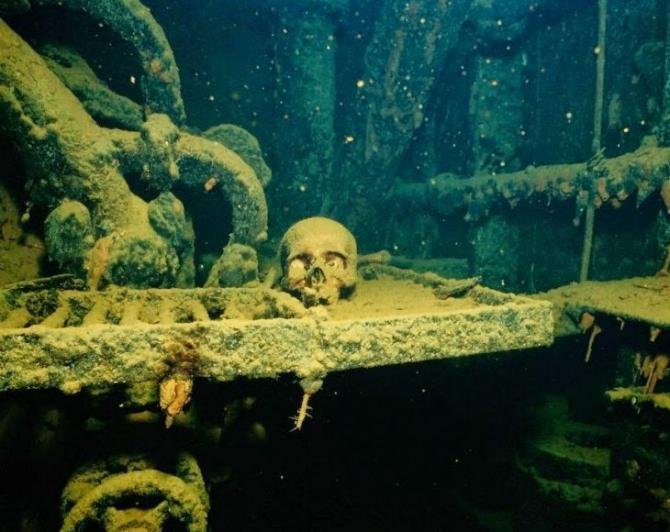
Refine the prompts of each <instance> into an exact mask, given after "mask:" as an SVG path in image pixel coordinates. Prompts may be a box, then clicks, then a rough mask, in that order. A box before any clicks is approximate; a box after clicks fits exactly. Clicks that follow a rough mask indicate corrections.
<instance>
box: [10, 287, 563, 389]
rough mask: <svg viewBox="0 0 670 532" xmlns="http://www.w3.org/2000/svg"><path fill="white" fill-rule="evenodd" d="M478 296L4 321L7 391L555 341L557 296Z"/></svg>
mask: <svg viewBox="0 0 670 532" xmlns="http://www.w3.org/2000/svg"><path fill="white" fill-rule="evenodd" d="M218 290H221V289H218ZM228 290H232V289H228ZM156 292H160V291H156ZM172 292H173V293H177V292H178V291H174V290H173V291H172ZM210 295H211V294H210ZM469 297H470V298H471V299H472V306H471V307H470V308H465V309H461V310H450V311H445V312H439V311H438V312H431V313H425V314H409V315H408V314H404V315H400V316H394V315H392V314H390V315H388V316H384V317H374V318H361V319H340V320H332V319H318V318H316V317H313V316H310V315H308V316H307V317H302V318H274V319H255V320H254V319H219V320H208V321H193V322H191V323H158V324H155V325H152V324H147V323H134V324H133V325H119V324H108V323H100V324H93V325H86V326H78V327H74V326H73V327H48V326H41V325H33V326H30V327H27V328H22V329H4V330H3V329H0V390H10V389H25V388H60V389H61V390H63V391H65V392H72V393H74V392H77V391H79V390H80V389H81V388H82V387H85V386H89V385H101V384H114V383H129V382H141V381H150V380H160V379H161V378H163V377H164V376H166V375H168V374H170V372H172V371H175V370H180V371H187V372H189V373H190V374H192V375H193V376H197V377H205V378H209V379H213V380H217V381H229V380H232V379H235V378H236V377H239V376H246V377H249V378H260V377H275V376H277V375H279V374H282V373H293V374H295V375H297V376H298V377H300V378H306V377H307V378H319V377H322V376H325V374H327V373H329V372H333V371H341V370H348V369H354V368H365V367H374V366H381V365H389V364H404V363H411V362H418V361H422V360H433V359H442V358H449V357H459V356H468V355H475V354H480V353H491V352H501V351H509V350H517V349H524V348H531V347H537V346H545V345H549V344H551V343H552V341H553V320H552V307H551V304H550V303H548V302H545V301H537V300H531V299H527V298H522V297H517V296H511V295H509V294H501V293H499V292H495V291H493V290H488V289H485V288H475V289H474V290H473V291H472V292H471V295H470V296H469ZM47 319H48V318H47Z"/></svg>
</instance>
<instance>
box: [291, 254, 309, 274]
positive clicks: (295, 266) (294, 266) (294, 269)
mask: <svg viewBox="0 0 670 532" xmlns="http://www.w3.org/2000/svg"><path fill="white" fill-rule="evenodd" d="M312 262H314V259H313V257H311V256H309V255H305V254H303V255H298V256H297V257H295V258H294V259H293V260H291V262H289V265H288V272H287V274H288V277H289V278H290V279H302V278H304V277H305V275H306V274H307V270H308V269H309V267H310V265H311V264H312Z"/></svg>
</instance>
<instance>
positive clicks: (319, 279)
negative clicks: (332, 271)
mask: <svg viewBox="0 0 670 532" xmlns="http://www.w3.org/2000/svg"><path fill="white" fill-rule="evenodd" d="M325 280H326V274H325V273H323V270H322V269H321V268H319V267H318V266H315V267H314V268H312V269H311V270H309V272H307V282H308V283H309V284H310V285H312V286H313V285H316V284H321V283H323V282H324V281H325Z"/></svg>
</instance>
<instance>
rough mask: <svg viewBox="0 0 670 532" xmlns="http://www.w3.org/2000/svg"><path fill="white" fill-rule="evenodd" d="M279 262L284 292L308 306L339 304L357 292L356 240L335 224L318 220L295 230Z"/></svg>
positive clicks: (282, 246) (286, 240)
mask: <svg viewBox="0 0 670 532" xmlns="http://www.w3.org/2000/svg"><path fill="white" fill-rule="evenodd" d="M279 258H280V261H281V267H282V279H281V283H280V284H281V287H282V289H283V290H286V291H287V292H290V293H292V294H294V295H296V296H298V297H300V299H302V302H303V303H304V304H305V305H306V306H312V305H318V304H324V305H330V304H332V303H336V302H337V301H338V300H339V299H340V297H348V296H350V295H351V294H352V293H353V292H354V289H355V288H356V260H357V251H356V239H355V238H354V235H352V234H351V233H350V232H349V230H348V229H347V228H346V227H344V226H343V225H342V224H340V223H338V222H336V221H335V220H331V219H329V218H323V217H321V216H315V217H313V218H305V219H304V220H300V221H299V222H297V223H296V224H294V225H293V226H291V227H290V228H289V230H288V231H286V233H285V234H284V237H283V238H282V240H281V244H280V246H279Z"/></svg>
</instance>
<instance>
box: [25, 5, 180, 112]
mask: <svg viewBox="0 0 670 532" xmlns="http://www.w3.org/2000/svg"><path fill="white" fill-rule="evenodd" d="M31 3H32V4H33V5H38V6H39V5H55V6H58V7H64V8H67V9H72V10H76V11H85V12H86V13H88V15H90V16H91V17H92V18H94V19H95V20H97V21H99V22H101V23H103V24H105V25H106V26H108V27H110V28H111V29H112V30H113V31H114V32H116V33H117V34H118V35H119V36H120V37H121V38H122V39H123V40H125V41H127V42H128V43H130V44H131V45H132V46H133V47H134V48H135V50H136V51H137V55H138V58H139V61H140V63H141V65H142V68H143V70H144V75H143V76H142V79H141V81H140V82H141V87H142V92H143V94H144V99H145V102H144V103H145V105H146V107H147V109H148V110H149V111H150V112H154V113H165V114H167V115H168V116H169V117H170V118H171V119H172V120H173V121H174V122H175V123H177V124H183V123H184V122H185V120H186V113H185V111H184V102H183V100H182V96H181V81H180V79H179V68H177V63H176V61H175V58H174V53H173V52H172V48H171V47H170V43H169V42H168V40H167V37H166V36H165V32H164V31H163V28H161V26H160V25H159V24H158V22H157V21H156V19H155V18H154V17H153V15H152V14H151V11H150V10H149V9H148V8H147V7H146V6H144V4H142V3H141V2H139V0H31Z"/></svg>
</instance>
